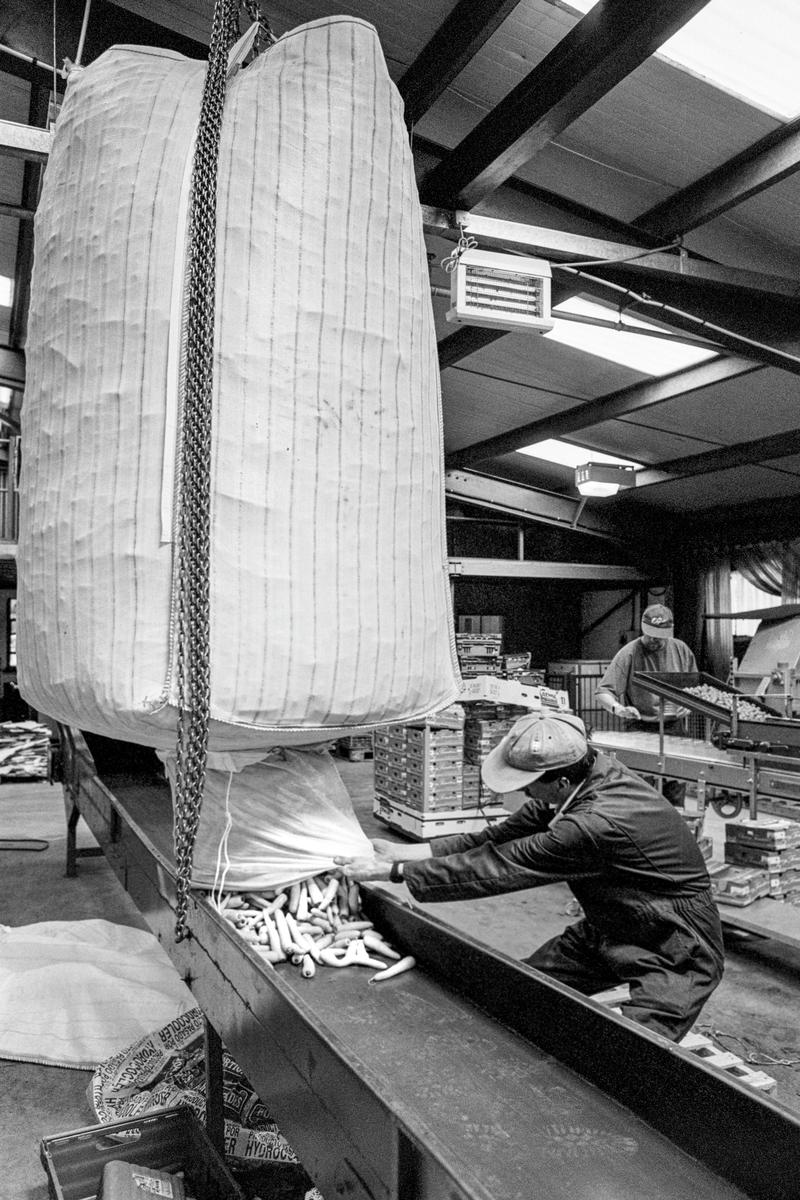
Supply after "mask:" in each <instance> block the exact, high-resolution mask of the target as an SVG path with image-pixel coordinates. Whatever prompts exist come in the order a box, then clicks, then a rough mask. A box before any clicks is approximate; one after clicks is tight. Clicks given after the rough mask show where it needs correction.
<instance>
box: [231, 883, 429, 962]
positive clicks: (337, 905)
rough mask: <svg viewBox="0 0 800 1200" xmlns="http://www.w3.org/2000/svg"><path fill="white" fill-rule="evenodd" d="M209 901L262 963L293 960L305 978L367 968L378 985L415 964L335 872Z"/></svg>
mask: <svg viewBox="0 0 800 1200" xmlns="http://www.w3.org/2000/svg"><path fill="white" fill-rule="evenodd" d="M210 899H211V900H212V903H213V904H214V905H215V907H216V908H217V909H218V911H219V912H220V913H222V915H223V916H224V917H225V919H226V920H227V921H230V923H231V924H232V925H233V926H234V928H235V929H237V930H238V932H239V934H240V935H241V936H242V937H243V938H244V939H245V940H246V941H247V942H249V943H250V945H251V946H252V947H253V949H254V950H255V951H256V953H257V954H258V955H259V956H260V957H261V958H263V959H264V960H265V961H266V962H268V963H271V964H274V963H279V962H292V963H294V964H295V965H296V966H299V967H300V973H301V975H302V976H303V978H304V979H311V978H313V976H314V975H315V974H316V971H317V967H318V966H326V967H350V966H357V967H371V968H372V969H373V970H374V971H375V974H374V975H372V976H371V977H370V979H369V981H368V982H369V983H380V982H381V981H382V980H384V979H392V978H393V977H394V976H395V975H400V974H402V972H403V971H408V970H410V969H411V967H414V966H416V963H415V960H414V958H413V957H412V956H411V955H405V956H404V955H401V954H398V952H397V950H395V949H394V947H393V946H391V945H390V944H389V943H388V942H387V941H385V940H384V938H383V937H382V936H381V934H380V933H378V931H377V930H376V929H375V927H374V925H373V924H372V922H371V921H370V920H368V919H367V918H366V917H365V916H364V914H363V912H362V910H361V901H360V897H359V891H358V884H356V883H352V882H350V881H348V880H346V879H344V878H343V877H342V876H341V875H339V874H337V873H335V872H327V873H325V874H322V875H312V876H309V878H308V879H303V880H300V881H299V882H298V883H293V884H292V885H291V887H288V888H284V889H283V890H280V891H265V892H227V893H225V894H223V895H222V896H221V897H220V896H218V895H213V896H211V897H210Z"/></svg>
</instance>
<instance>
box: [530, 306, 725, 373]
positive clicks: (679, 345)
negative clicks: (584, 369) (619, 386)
mask: <svg viewBox="0 0 800 1200" xmlns="http://www.w3.org/2000/svg"><path fill="white" fill-rule="evenodd" d="M559 312H568V313H572V314H574V315H576V316H584V317H601V318H605V319H606V320H608V319H609V318H613V317H614V316H615V315H616V309H613V308H608V307H606V306H605V305H603V304H595V303H593V302H592V301H591V300H584V299H583V298H582V297H581V296H573V297H572V298H571V299H569V300H564V301H563V302H562V303H561V304H559V305H557V306H556V308H554V309H553V310H552V313H551V316H552V317H553V318H554V319H555V327H554V328H553V329H552V330H551V331H550V333H546V334H545V335H544V336H545V337H546V338H552V339H553V341H556V342H560V343H561V344H562V345H564V346H572V347H573V348H574V349H576V350H583V351H584V352H585V353H586V354H595V355H597V357H598V358H605V359H607V360H608V361H609V362H615V363H619V364H620V365H621V366H623V367H630V368H631V369H632V370H634V371H639V372H641V374H643V375H654V376H661V375H671V374H672V372H673V371H681V370H684V369H685V368H686V367H692V366H694V365H695V364H696V363H700V362H704V361H705V360H706V359H708V358H715V357H716V356H717V353H718V352H717V351H716V350H709V349H708V348H707V347H704V346H691V345H689V344H688V343H686V342H673V341H665V340H664V339H663V338H657V337H654V338H649V337H647V336H646V335H645V334H641V333H626V332H625V330H624V329H604V328H602V327H601V326H598V325H581V324H580V323H579V322H577V321H559V320H558V314H559ZM625 322H626V324H628V325H636V326H637V327H638V328H640V329H653V330H657V331H658V332H659V333H660V332H661V330H660V329H659V327H658V326H657V325H652V324H649V323H648V322H647V321H640V320H639V319H638V318H636V317H630V316H628V314H627V313H626V314H625Z"/></svg>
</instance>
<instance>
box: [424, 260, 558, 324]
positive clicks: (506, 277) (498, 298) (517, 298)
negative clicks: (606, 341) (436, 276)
mask: <svg viewBox="0 0 800 1200" xmlns="http://www.w3.org/2000/svg"><path fill="white" fill-rule="evenodd" d="M550 274H551V273H550V264H549V263H547V262H544V261H543V260H541V259H538V258H517V257H516V256H515V255H511V254H494V253H492V252H490V251H488V250H467V251H465V253H464V254H462V255H461V257H460V258H459V260H458V262H457V264H456V267H455V269H454V270H453V271H452V273H451V277H450V280H451V282H450V300H451V307H450V309H449V310H448V312H447V320H448V321H451V322H456V323H458V324H461V325H484V326H499V327H501V328H504V329H529V330H531V331H532V332H534V333H547V331H548V330H549V329H552V328H553V321H552V319H551V317H550Z"/></svg>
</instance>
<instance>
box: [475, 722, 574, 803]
mask: <svg viewBox="0 0 800 1200" xmlns="http://www.w3.org/2000/svg"><path fill="white" fill-rule="evenodd" d="M587 749H588V742H587V736H586V726H585V725H584V723H583V721H582V720H581V719H580V717H575V716H573V714H572V713H553V714H551V715H548V716H546V717H543V716H541V714H539V713H536V714H535V715H533V714H532V715H531V716H529V717H520V719H519V720H518V721H517V722H516V724H515V725H514V727H513V729H511V731H510V732H509V733H507V734H506V736H505V737H504V738H503V740H502V742H500V744H499V745H498V746H495V748H494V750H492V752H491V753H490V754H489V755H488V757H487V758H486V761H485V762H484V763H483V766H482V767H481V776H482V778H483V782H484V783H485V784H486V786H487V787H489V788H491V789H492V791H493V792H516V791H519V790H520V789H521V788H524V787H527V786H528V784H529V783H533V782H534V780H536V779H538V778H539V776H540V775H544V773H545V771H553V770H557V769H558V768H559V767H568V766H570V764H571V763H574V762H578V760H579V759H581V758H583V756H584V754H585V753H586V751H587Z"/></svg>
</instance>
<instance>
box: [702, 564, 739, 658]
mask: <svg viewBox="0 0 800 1200" xmlns="http://www.w3.org/2000/svg"><path fill="white" fill-rule="evenodd" d="M703 602H704V611H705V612H707V613H715V612H730V611H731V560H730V555H729V554H728V553H727V551H722V550H719V549H717V548H715V549H714V551H713V553H712V554H711V556H710V557H709V559H708V560H707V562H706V565H705V571H704V573H703ZM703 624H704V626H705V629H704V635H705V637H704V645H703V651H702V655H701V657H702V659H703V661H704V662H705V664H706V669H707V670H708V672H709V674H711V675H713V676H714V677H715V678H716V679H723V680H726V681H727V679H728V677H729V675H730V671H731V659H732V658H733V621H730V620H727V621H704V622H703Z"/></svg>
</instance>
